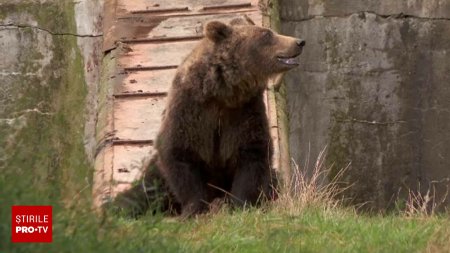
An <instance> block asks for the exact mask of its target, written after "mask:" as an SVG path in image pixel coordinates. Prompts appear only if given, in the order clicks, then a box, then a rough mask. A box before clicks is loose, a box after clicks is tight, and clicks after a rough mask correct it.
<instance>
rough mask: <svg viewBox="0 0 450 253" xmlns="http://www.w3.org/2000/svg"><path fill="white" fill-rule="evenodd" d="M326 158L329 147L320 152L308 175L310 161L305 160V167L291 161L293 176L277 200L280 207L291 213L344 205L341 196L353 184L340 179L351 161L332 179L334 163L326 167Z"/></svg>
mask: <svg viewBox="0 0 450 253" xmlns="http://www.w3.org/2000/svg"><path fill="white" fill-rule="evenodd" d="M325 159H326V148H324V149H323V150H322V151H321V152H320V153H319V155H318V157H317V159H316V161H315V163H314V165H313V167H312V168H311V169H312V173H311V175H307V174H306V170H305V169H306V168H308V163H309V161H306V162H305V167H304V168H300V167H299V166H298V164H297V163H296V162H295V161H294V160H293V161H292V164H293V172H292V175H291V180H290V182H288V183H286V184H285V186H284V187H283V189H281V190H280V192H279V195H278V196H279V198H278V200H277V203H276V204H275V206H276V208H277V209H281V210H282V211H284V212H287V213H290V214H298V213H300V212H301V211H302V210H304V209H305V208H310V207H313V208H320V209H323V210H324V211H330V210H336V209H337V208H338V207H340V206H342V198H339V196H340V195H341V193H343V192H344V191H345V190H347V189H348V188H349V187H350V186H344V185H345V184H344V183H343V182H342V181H341V179H342V178H343V175H344V172H345V171H346V170H347V169H348V168H349V165H348V166H347V167H346V168H344V169H341V170H339V172H338V173H337V175H336V176H335V177H334V178H333V179H332V180H330V179H329V177H328V176H329V174H330V171H331V169H332V166H330V167H328V168H327V167H326V165H325Z"/></svg>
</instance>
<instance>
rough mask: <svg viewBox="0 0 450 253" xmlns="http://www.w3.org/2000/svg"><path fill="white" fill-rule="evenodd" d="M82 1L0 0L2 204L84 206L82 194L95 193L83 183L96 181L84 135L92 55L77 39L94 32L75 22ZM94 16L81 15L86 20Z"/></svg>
mask: <svg viewBox="0 0 450 253" xmlns="http://www.w3.org/2000/svg"><path fill="white" fill-rule="evenodd" d="M86 2H87V1H86ZM91 2H92V3H96V2H97V1H95V0H93V1H91ZM78 4H81V5H82V3H81V2H80V1H78V2H77V3H74V2H73V1H71V0H46V1H44V0H23V1H20V0H14V1H9V0H8V1H6V0H1V1H0V55H1V58H2V60H1V62H0V171H1V172H2V173H0V185H1V188H2V190H1V191H2V203H3V205H4V206H11V205H17V204H49V205H53V206H54V208H55V209H54V210H57V208H61V206H62V205H72V204H73V203H74V202H76V204H80V205H87V204H86V203H84V204H81V203H80V202H82V200H80V199H78V197H79V196H82V195H89V194H90V192H89V191H86V190H85V189H88V188H89V187H90V185H91V182H90V181H91V179H92V167H91V166H90V164H89V163H88V159H87V157H86V153H85V147H84V141H83V139H84V127H85V121H86V117H85V116H86V114H85V112H86V111H85V109H86V95H87V94H88V87H87V84H86V79H85V71H84V70H85V67H86V65H85V62H88V61H85V60H84V59H83V57H82V53H81V52H80V51H81V50H80V48H79V47H78V46H79V45H78V44H77V39H78V38H81V37H83V38H86V40H88V39H87V38H88V37H90V35H88V34H84V35H82V36H81V35H80V34H78V33H79V32H87V31H81V29H80V28H79V27H78V26H77V23H76V18H75V6H79V5H78ZM93 5H95V4H92V5H91V6H90V7H89V8H91V7H92V6H93ZM91 9H92V11H93V10H94V9H93V8H91ZM88 13H92V12H88ZM89 15H90V14H89ZM89 15H85V16H84V18H82V19H84V20H85V22H88V20H89V19H88V18H87V16H89ZM78 24H82V22H81V23H80V22H79V23H78ZM92 38H94V37H92ZM86 51H89V50H86ZM86 51H84V50H83V52H86ZM94 71H95V70H94V69H93V68H92V72H94ZM84 199H88V198H84Z"/></svg>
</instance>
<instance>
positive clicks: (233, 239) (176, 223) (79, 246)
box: [2, 207, 450, 253]
mask: <svg viewBox="0 0 450 253" xmlns="http://www.w3.org/2000/svg"><path fill="white" fill-rule="evenodd" d="M77 209H78V208H77ZM77 209H72V210H69V209H67V210H66V209H60V210H58V211H57V212H55V214H54V215H55V216H56V217H55V219H56V220H55V223H54V224H55V225H54V232H53V233H54V238H53V240H54V241H53V243H51V244H15V245H12V244H8V248H6V249H4V250H3V251H2V252H100V251H101V252H408V253H409V252H422V251H425V249H426V248H427V246H428V247H430V245H428V244H429V242H430V240H436V239H439V238H445V236H447V238H448V236H449V234H448V232H449V231H448V229H447V230H445V229H446V228H448V227H450V223H449V221H448V220H446V219H445V218H444V217H428V218H420V217H417V218H407V217H402V216H398V215H397V216H396V215H392V216H365V215H358V214H356V213H354V212H353V211H351V210H346V209H335V210H324V209H320V208H312V207H310V208H306V209H304V210H303V211H301V212H300V213H298V214H296V215H293V214H288V213H283V212H281V213H280V211H279V209H278V208H276V207H269V208H266V210H262V209H259V210H258V209H252V210H240V211H228V210H222V211H220V212H219V213H216V214H209V215H204V216H201V217H197V218H195V219H190V220H187V221H181V220H179V219H177V218H163V217H161V216H151V215H147V216H144V217H142V218H141V219H139V220H129V219H124V218H120V217H117V216H114V215H108V216H106V218H104V219H97V218H96V217H95V216H94V215H93V214H92V213H90V212H89V211H87V210H85V211H81V210H77ZM443 233H444V234H443ZM435 234H440V235H439V238H437V237H433V235H435ZM447 242H448V241H447ZM440 243H441V244H439V240H437V243H436V244H435V245H434V246H435V247H436V249H443V247H444V246H445V241H443V242H440ZM447 249H448V248H447ZM431 252H435V251H431ZM442 252H445V251H442Z"/></svg>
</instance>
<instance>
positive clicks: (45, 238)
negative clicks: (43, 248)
mask: <svg viewBox="0 0 450 253" xmlns="http://www.w3.org/2000/svg"><path fill="white" fill-rule="evenodd" d="M11 213H12V215H11V216H12V222H11V241H12V242H52V206H12V207H11ZM17 215H27V217H30V216H29V215H33V216H34V218H36V215H38V216H39V219H40V221H41V222H39V221H38V222H36V219H35V222H31V221H26V219H23V216H21V218H20V222H17V218H16V217H17ZM44 215H48V216H47V217H48V219H47V220H46V221H47V222H43V221H44V219H43V217H44ZM39 226H40V227H41V229H40V232H39V230H37V229H38V227H39ZM17 227H27V228H30V227H32V228H33V229H34V230H36V231H34V232H33V233H23V232H21V231H19V232H17V231H16V228H17ZM42 227H47V230H46V232H44V230H43V229H42Z"/></svg>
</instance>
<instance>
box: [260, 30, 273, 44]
mask: <svg viewBox="0 0 450 253" xmlns="http://www.w3.org/2000/svg"><path fill="white" fill-rule="evenodd" d="M272 37H273V33H272V31H270V30H266V31H263V32H262V39H263V40H264V41H266V42H269V41H270V40H271V39H272Z"/></svg>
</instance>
